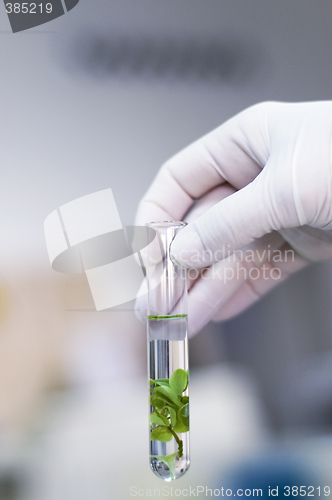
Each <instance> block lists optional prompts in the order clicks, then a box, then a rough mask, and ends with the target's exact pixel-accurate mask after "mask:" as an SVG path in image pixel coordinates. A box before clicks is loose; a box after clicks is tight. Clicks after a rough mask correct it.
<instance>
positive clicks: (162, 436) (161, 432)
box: [150, 427, 173, 443]
mask: <svg viewBox="0 0 332 500" xmlns="http://www.w3.org/2000/svg"><path fill="white" fill-rule="evenodd" d="M150 439H151V441H154V440H157V441H162V442H163V443H166V442H167V441H172V439H173V435H172V433H171V431H170V430H169V429H167V428H166V427H156V428H155V429H153V430H152V432H151V434H150Z"/></svg>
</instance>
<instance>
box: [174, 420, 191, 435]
mask: <svg viewBox="0 0 332 500" xmlns="http://www.w3.org/2000/svg"><path fill="white" fill-rule="evenodd" d="M173 431H174V432H176V433H180V434H181V433H182V432H188V431H189V426H188V425H186V424H184V423H183V422H181V420H177V422H176V424H175V426H174V427H173Z"/></svg>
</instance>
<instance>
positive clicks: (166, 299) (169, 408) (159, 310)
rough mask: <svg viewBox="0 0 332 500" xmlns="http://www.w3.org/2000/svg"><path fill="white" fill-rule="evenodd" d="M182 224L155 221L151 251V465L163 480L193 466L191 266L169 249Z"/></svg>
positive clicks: (183, 224) (149, 340) (149, 326)
mask: <svg viewBox="0 0 332 500" xmlns="http://www.w3.org/2000/svg"><path fill="white" fill-rule="evenodd" d="M185 225H186V224H185V223H183V222H154V223H151V224H148V226H149V227H150V228H152V229H154V230H155V231H156V237H155V239H154V241H153V244H151V245H150V246H149V253H148V266H147V273H148V280H149V293H148V297H149V298H148V371H149V392H150V396H149V397H150V401H149V402H150V467H151V469H152V471H153V472H154V473H155V474H156V475H157V476H158V477H160V478H161V479H164V480H165V481H171V480H174V479H177V478H179V477H181V476H183V474H185V472H186V471H187V470H188V469H189V465H190V454H189V366H188V332H187V331H188V328H187V325H188V314H187V282H186V270H185V269H182V268H180V267H178V266H176V265H175V264H174V263H173V262H172V261H171V259H170V255H169V251H170V245H171V242H172V240H173V239H174V238H175V236H176V234H177V233H178V232H179V231H180V230H181V229H182V228H183V227H185Z"/></svg>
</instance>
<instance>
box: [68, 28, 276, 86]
mask: <svg viewBox="0 0 332 500" xmlns="http://www.w3.org/2000/svg"><path fill="white" fill-rule="evenodd" d="M265 60H266V57H265V53H264V50H263V48H262V45H261V44H257V43H255V42H254V41H249V42H248V40H241V39H237V38H234V39H231V38H225V39H222V38H221V39H219V38H210V39H207V40H199V39H197V38H194V37H187V38H185V39H181V38H177V39H174V38H169V37H168V36H167V35H164V36H162V37H159V38H155V37H152V36H146V35H135V36H131V35H129V34H118V35H112V36H108V35H106V34H100V33H90V34H89V35H88V36H82V35H77V36H76V37H74V38H73V40H72V47H71V51H70V52H69V56H67V61H68V62H70V64H71V65H72V64H74V67H76V69H79V70H80V71H84V72H85V73H88V74H90V75H93V76H94V77H96V78H107V77H116V78H121V79H126V78H130V79H133V78H139V79H143V80H165V81H169V82H172V81H176V80H179V81H181V80H183V81H185V82H186V83H189V82H202V83H209V84H213V83H219V84H220V83H221V82H223V83H229V84H232V85H239V86H242V85H244V84H247V83H248V80H251V79H252V77H253V76H254V75H255V74H256V75H257V71H258V70H259V69H260V68H261V67H262V64H263V63H264V61H265Z"/></svg>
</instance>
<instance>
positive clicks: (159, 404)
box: [150, 395, 167, 410]
mask: <svg viewBox="0 0 332 500" xmlns="http://www.w3.org/2000/svg"><path fill="white" fill-rule="evenodd" d="M150 401H151V404H152V405H153V406H154V407H155V408H157V410H162V409H163V408H164V406H166V405H167V401H165V400H164V398H160V397H158V396H155V395H153V396H151V398H150Z"/></svg>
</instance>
